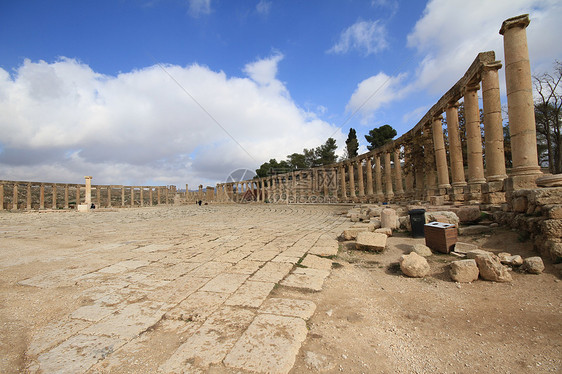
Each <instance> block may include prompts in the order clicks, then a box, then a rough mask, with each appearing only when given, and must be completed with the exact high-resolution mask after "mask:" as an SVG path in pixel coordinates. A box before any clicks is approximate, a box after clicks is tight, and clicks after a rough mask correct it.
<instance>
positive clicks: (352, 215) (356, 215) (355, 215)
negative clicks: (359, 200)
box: [350, 213, 359, 222]
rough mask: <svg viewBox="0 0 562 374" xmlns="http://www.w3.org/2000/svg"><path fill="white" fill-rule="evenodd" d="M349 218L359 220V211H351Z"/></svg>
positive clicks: (353, 220) (352, 220)
mask: <svg viewBox="0 0 562 374" xmlns="http://www.w3.org/2000/svg"><path fill="white" fill-rule="evenodd" d="M350 219H351V222H359V213H352V214H351V216H350Z"/></svg>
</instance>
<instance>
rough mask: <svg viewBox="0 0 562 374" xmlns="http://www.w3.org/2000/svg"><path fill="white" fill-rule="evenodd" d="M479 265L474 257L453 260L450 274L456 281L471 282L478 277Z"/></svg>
mask: <svg viewBox="0 0 562 374" xmlns="http://www.w3.org/2000/svg"><path fill="white" fill-rule="evenodd" d="M479 273H480V271H479V270H478V265H476V261H475V260H473V259H470V260H459V261H453V262H451V270H450V275H451V278H452V279H453V280H454V281H455V282H460V283H469V282H474V281H475V280H477V279H478V274H479Z"/></svg>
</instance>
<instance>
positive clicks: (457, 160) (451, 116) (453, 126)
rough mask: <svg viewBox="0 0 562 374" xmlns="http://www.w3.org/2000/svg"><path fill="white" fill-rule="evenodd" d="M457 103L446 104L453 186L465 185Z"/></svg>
mask: <svg viewBox="0 0 562 374" xmlns="http://www.w3.org/2000/svg"><path fill="white" fill-rule="evenodd" d="M458 107H459V103H457V102H454V103H450V104H449V106H447V110H446V115H447V131H448V135H449V157H450V158H451V177H452V183H451V185H452V186H453V187H462V186H466V180H465V177H464V165H463V159H462V146H461V140H460V137H459V112H458Z"/></svg>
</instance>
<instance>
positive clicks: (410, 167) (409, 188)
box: [404, 140, 415, 194]
mask: <svg viewBox="0 0 562 374" xmlns="http://www.w3.org/2000/svg"><path fill="white" fill-rule="evenodd" d="M410 141H411V140H410ZM410 147H411V145H410V144H409V145H404V165H405V166H407V168H406V176H405V177H404V179H405V182H406V193H408V194H410V193H413V192H414V170H415V169H414V164H413V163H412V160H411V153H409V152H411V149H410Z"/></svg>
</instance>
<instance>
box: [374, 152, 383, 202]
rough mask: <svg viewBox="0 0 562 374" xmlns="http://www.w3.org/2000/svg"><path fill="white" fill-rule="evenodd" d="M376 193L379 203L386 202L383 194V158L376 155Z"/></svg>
mask: <svg viewBox="0 0 562 374" xmlns="http://www.w3.org/2000/svg"><path fill="white" fill-rule="evenodd" d="M375 191H376V195H377V199H378V200H379V201H382V200H384V193H383V192H382V170H381V156H380V155H375Z"/></svg>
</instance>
